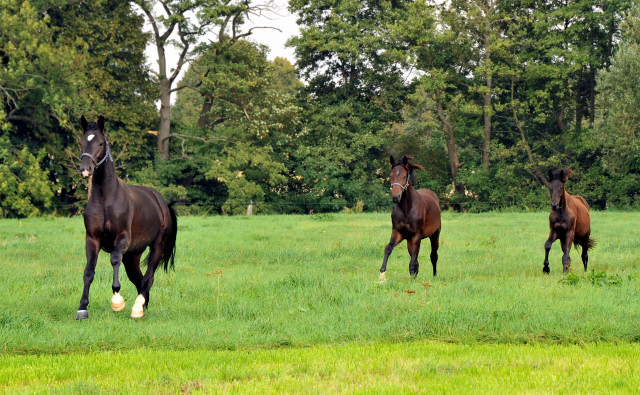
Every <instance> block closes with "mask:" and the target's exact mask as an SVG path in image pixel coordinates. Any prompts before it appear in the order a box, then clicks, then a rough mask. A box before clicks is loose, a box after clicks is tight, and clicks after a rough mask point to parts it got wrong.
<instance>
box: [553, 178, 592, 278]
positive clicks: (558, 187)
mask: <svg viewBox="0 0 640 395" xmlns="http://www.w3.org/2000/svg"><path fill="white" fill-rule="evenodd" d="M572 173H573V171H572V170H557V169H556V170H549V189H550V191H551V212H550V213H549V229H550V232H549V239H547V242H546V243H544V251H545V254H544V267H543V268H542V271H543V272H544V273H547V274H548V273H550V270H549V250H550V249H551V245H552V244H553V242H554V241H556V240H557V239H560V247H562V253H563V255H562V272H563V273H566V272H567V270H569V268H570V267H571V257H570V256H569V252H570V251H571V244H574V245H575V246H578V245H579V246H581V247H582V263H583V264H584V270H585V271H587V262H588V261H589V255H588V251H589V250H590V249H591V248H593V247H594V246H595V240H593V239H592V238H591V237H590V235H591V216H590V215H589V205H588V204H587V202H586V201H585V200H584V199H583V198H582V196H571V195H569V193H568V192H567V191H566V189H565V188H564V184H565V183H566V182H567V180H568V179H569V176H570V175H571V174H572Z"/></svg>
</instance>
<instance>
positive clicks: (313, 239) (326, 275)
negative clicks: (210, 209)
mask: <svg viewBox="0 0 640 395" xmlns="http://www.w3.org/2000/svg"><path fill="white" fill-rule="evenodd" d="M179 223H180V225H179V231H178V242H177V255H176V270H175V272H169V273H164V272H158V273H157V275H156V282H155V284H154V286H153V289H152V290H151V300H150V308H149V310H148V311H147V313H146V315H145V317H143V318H142V319H140V320H134V319H131V318H130V317H129V312H130V308H131V306H132V305H133V301H134V299H135V296H136V294H135V293H136V291H135V287H134V286H133V285H132V284H131V283H130V282H129V281H128V279H127V278H126V275H125V274H121V283H122V291H121V292H122V294H123V296H124V297H125V299H126V301H127V307H126V308H125V310H124V311H122V312H119V313H114V312H112V311H111V308H110V304H109V301H110V297H111V280H112V273H113V272H112V269H111V265H110V263H109V257H108V255H107V254H106V253H101V255H100V259H99V262H98V266H97V270H96V277H95V280H94V282H93V285H92V288H91V293H90V304H89V314H90V318H89V319H88V320H84V321H75V320H74V317H75V312H76V309H77V307H78V303H79V299H80V295H81V292H82V273H83V270H84V265H85V258H84V228H83V224H82V220H81V218H67V219H31V220H2V221H0V284H2V287H0V353H12V354H20V353H24V354H33V353H68V352H77V351H95V350H129V349H136V348H138V347H150V348H162V349H167V350H187V349H188V350H197V349H202V348H205V349H238V348H256V347H257V348H271V347H278V346H289V345H293V346H311V345H317V344H327V343H345V342H380V341H382V342H400V341H409V340H421V339H430V340H438V341H446V342H455V343H471V344H475V343H545V344H547V343H565V344H567V343H569V344H571V343H589V342H600V341H607V342H634V341H637V340H640V325H638V324H639V323H640V309H638V300H640V299H639V296H640V295H639V294H640V268H639V267H640V258H639V257H638V254H637V251H638V247H640V241H639V239H638V237H637V233H638V232H637V230H636V229H637V224H638V223H640V213H609V212H595V213H593V214H592V235H593V237H595V238H596V239H597V240H598V246H597V247H596V249H594V250H593V251H591V252H590V270H591V268H593V269H594V272H592V273H591V275H592V277H593V278H596V277H598V278H602V277H603V276H604V278H607V277H608V276H609V277H611V278H614V279H616V281H590V280H589V278H588V277H587V275H585V274H583V271H582V262H581V261H580V256H579V252H577V251H572V258H573V261H572V270H573V272H574V273H575V275H576V276H577V277H578V278H579V279H583V280H584V281H573V282H571V283H568V282H567V281H565V279H566V278H567V277H566V276H563V275H562V273H561V272H562V264H561V252H560V247H559V243H558V242H556V245H554V247H553V249H552V252H551V254H550V262H551V275H543V273H542V261H543V258H544V248H543V244H544V242H545V240H546V237H547V234H548V225H547V214H546V213H509V214H453V213H445V214H444V216H443V229H442V236H441V244H440V246H441V247H440V251H439V255H440V260H439V262H438V277H436V278H434V277H432V276H431V274H430V273H431V265H430V263H429V243H428V242H424V243H423V247H422V251H421V253H420V262H421V270H420V274H419V276H418V278H417V280H412V279H410V277H409V271H408V263H409V257H408V254H407V252H406V244H405V243H402V244H401V245H400V246H398V247H396V250H395V251H394V253H393V254H392V256H391V259H390V261H389V265H388V269H389V271H388V273H387V278H388V280H387V282H385V283H382V284H379V283H378V282H377V278H378V271H379V268H380V264H381V262H382V254H383V249H384V246H385V245H386V243H387V242H388V239H389V236H390V227H391V223H390V219H389V215H388V214H336V215H323V216H255V217H182V218H179ZM122 271H124V270H122ZM122 271H121V272H122ZM618 280H619V281H618Z"/></svg>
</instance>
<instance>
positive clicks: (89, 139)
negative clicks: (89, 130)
mask: <svg viewBox="0 0 640 395" xmlns="http://www.w3.org/2000/svg"><path fill="white" fill-rule="evenodd" d="M94 137H96V135H95V134H90V135H89V136H87V141H91V140H93V138H94Z"/></svg>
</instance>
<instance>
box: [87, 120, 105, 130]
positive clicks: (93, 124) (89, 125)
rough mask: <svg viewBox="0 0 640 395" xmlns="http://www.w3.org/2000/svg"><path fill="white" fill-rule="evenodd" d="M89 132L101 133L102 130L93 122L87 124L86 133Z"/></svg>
mask: <svg viewBox="0 0 640 395" xmlns="http://www.w3.org/2000/svg"><path fill="white" fill-rule="evenodd" d="M90 130H97V131H100V132H101V131H102V129H100V125H98V124H97V123H95V122H89V123H87V132H88V131H90Z"/></svg>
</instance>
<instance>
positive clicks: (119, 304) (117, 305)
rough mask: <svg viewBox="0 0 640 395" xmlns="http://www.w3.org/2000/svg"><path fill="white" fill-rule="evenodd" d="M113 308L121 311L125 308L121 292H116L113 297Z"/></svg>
mask: <svg viewBox="0 0 640 395" xmlns="http://www.w3.org/2000/svg"><path fill="white" fill-rule="evenodd" d="M111 309H112V310H113V311H120V310H122V309H124V298H123V297H122V295H120V293H119V292H116V293H114V294H113V296H112V297H111Z"/></svg>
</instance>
